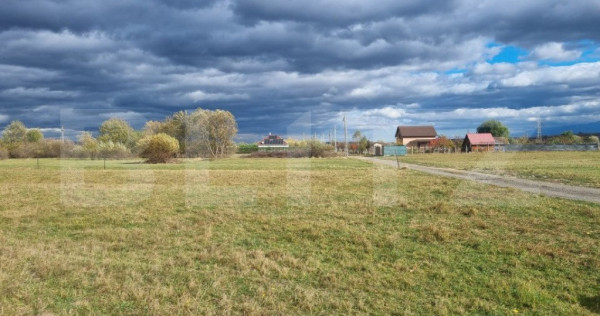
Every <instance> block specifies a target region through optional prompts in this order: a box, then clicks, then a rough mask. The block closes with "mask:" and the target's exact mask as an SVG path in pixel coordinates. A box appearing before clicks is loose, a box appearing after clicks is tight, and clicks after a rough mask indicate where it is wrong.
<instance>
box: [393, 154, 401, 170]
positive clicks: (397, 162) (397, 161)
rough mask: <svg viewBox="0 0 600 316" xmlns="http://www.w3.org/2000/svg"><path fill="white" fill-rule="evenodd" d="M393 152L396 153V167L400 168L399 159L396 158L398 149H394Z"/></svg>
mask: <svg viewBox="0 0 600 316" xmlns="http://www.w3.org/2000/svg"><path fill="white" fill-rule="evenodd" d="M394 154H396V164H398V169H400V160H398V150H397V149H395V150H394Z"/></svg>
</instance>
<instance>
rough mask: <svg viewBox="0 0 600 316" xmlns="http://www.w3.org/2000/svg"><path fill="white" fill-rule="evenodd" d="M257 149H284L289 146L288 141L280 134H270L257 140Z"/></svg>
mask: <svg viewBox="0 0 600 316" xmlns="http://www.w3.org/2000/svg"><path fill="white" fill-rule="evenodd" d="M257 145H258V149H259V150H277V149H286V148H288V147H289V145H288V143H287V142H286V141H285V140H283V138H281V137H280V136H277V135H271V133H269V136H267V137H265V138H264V139H263V140H262V141H260V142H258V144H257Z"/></svg>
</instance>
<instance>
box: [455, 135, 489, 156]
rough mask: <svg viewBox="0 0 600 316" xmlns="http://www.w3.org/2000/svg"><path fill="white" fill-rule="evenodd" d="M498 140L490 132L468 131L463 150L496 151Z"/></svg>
mask: <svg viewBox="0 0 600 316" xmlns="http://www.w3.org/2000/svg"><path fill="white" fill-rule="evenodd" d="M495 146H496V140H495V139H494V136H492V134H490V133H468V134H467V136H465V140H464V141H463V144H462V151H463V152H471V151H475V152H480V151H494V148H495Z"/></svg>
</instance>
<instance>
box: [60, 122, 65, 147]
mask: <svg viewBox="0 0 600 316" xmlns="http://www.w3.org/2000/svg"><path fill="white" fill-rule="evenodd" d="M60 141H61V142H63V143H64V142H65V126H64V125H61V126H60Z"/></svg>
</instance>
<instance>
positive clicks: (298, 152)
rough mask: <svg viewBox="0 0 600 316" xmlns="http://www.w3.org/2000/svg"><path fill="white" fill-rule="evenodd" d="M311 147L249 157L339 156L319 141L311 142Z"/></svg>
mask: <svg viewBox="0 0 600 316" xmlns="http://www.w3.org/2000/svg"><path fill="white" fill-rule="evenodd" d="M308 145H309V146H307V147H303V148H298V149H289V150H269V151H256V152H253V153H251V154H250V155H248V156H247V157H252V158H312V157H314V158H317V157H323V158H327V157H335V156H336V155H337V154H336V153H335V152H334V150H333V146H330V145H326V144H323V143H321V142H319V141H310V142H309V143H308Z"/></svg>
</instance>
